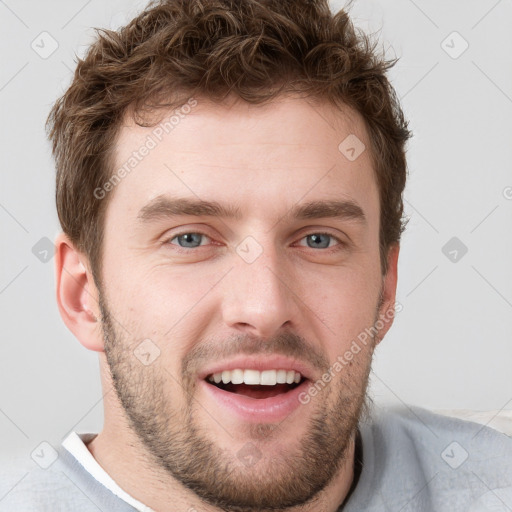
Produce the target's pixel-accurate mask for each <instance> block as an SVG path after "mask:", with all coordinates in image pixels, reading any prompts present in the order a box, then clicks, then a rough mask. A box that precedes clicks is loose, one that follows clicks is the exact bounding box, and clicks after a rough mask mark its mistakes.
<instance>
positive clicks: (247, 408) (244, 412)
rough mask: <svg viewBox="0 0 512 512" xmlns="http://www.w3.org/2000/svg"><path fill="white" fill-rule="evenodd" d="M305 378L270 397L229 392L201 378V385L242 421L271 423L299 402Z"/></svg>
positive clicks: (286, 414) (292, 410) (282, 417)
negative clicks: (289, 388)
mask: <svg viewBox="0 0 512 512" xmlns="http://www.w3.org/2000/svg"><path fill="white" fill-rule="evenodd" d="M307 382H308V381H307V380H304V382H302V383H301V384H299V385H298V386H297V387H296V388H293V389H291V390H290V391H288V392H286V393H282V394H280V395H277V396H273V397H270V398H251V397H248V396H245V395H241V394H238V393H231V392H229V391H224V390H223V389H220V388H218V387H217V386H213V385H212V384H208V383H207V382H206V381H204V380H201V385H202V387H203V388H204V390H205V393H207V396H209V397H211V398H212V399H213V401H214V402H216V403H217V404H219V405H220V407H222V408H223V409H226V410H228V411H230V412H231V414H233V415H235V416H237V417H238V418H239V419H241V420H242V421H247V422H251V423H262V422H265V423H272V422H277V421H282V420H283V419H285V418H286V417H287V416H289V415H290V414H292V413H293V412H294V411H295V410H296V409H297V408H298V407H299V406H300V405H302V404H301V402H300V401H299V395H300V394H301V393H302V392H303V391H305V390H306V388H307V385H308V384H307Z"/></svg>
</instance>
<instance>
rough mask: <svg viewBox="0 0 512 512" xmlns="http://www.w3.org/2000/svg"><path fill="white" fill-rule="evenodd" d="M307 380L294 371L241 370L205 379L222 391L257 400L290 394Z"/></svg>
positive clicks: (221, 373)
mask: <svg viewBox="0 0 512 512" xmlns="http://www.w3.org/2000/svg"><path fill="white" fill-rule="evenodd" d="M305 380H307V379H306V378H305V377H303V376H302V375H301V374H300V373H299V372H296V371H294V370H284V369H277V370H264V371H258V370H253V369H241V368H237V369H234V370H225V371H222V372H217V373H212V374H210V375H208V376H207V377H206V378H205V381H206V382H207V383H208V384H210V385H212V386H215V387H216V388H218V389H220V390H222V391H225V392H227V393H234V394H236V395H241V396H246V397H249V398H253V399H256V400H264V399H266V398H272V397H275V396H279V395H282V394H285V393H289V392H290V391H292V390H294V389H295V388H297V387H298V386H300V385H301V384H302V383H303V382H304V381H305Z"/></svg>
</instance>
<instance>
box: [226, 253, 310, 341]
mask: <svg viewBox="0 0 512 512" xmlns="http://www.w3.org/2000/svg"><path fill="white" fill-rule="evenodd" d="M292 281H293V277H292V276H291V275H290V271H286V263H285V262H283V261H278V256H277V255H276V254H275V251H272V252H271V251H270V250H267V249H265V250H264V251H263V253H262V254H261V255H260V256H259V257H258V258H257V259H256V260H255V261H253V262H251V263H249V262H247V261H244V259H243V258H241V257H239V256H238V255H235V257H234V267H233V269H232V270H231V271H230V272H229V274H228V275H227V276H226V279H225V280H223V288H224V289H223V294H222V297H223V302H222V316H223V320H224V322H225V324H226V325H227V326H228V327H229V328H231V329H235V330H237V331H238V332H243V333H247V334H252V335H254V336H258V337H261V338H269V337H271V336H273V335H275V334H276V333H277V332H279V331H280V330H282V329H285V328H286V329H290V328H292V327H294V326H295V327H296V323H297V321H298V319H299V318H300V317H299V313H300V311H299V305H298V302H297V300H298V299H297V296H296V295H295V292H294V291H293V288H294V286H293V282H292Z"/></svg>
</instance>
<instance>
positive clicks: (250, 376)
mask: <svg viewBox="0 0 512 512" xmlns="http://www.w3.org/2000/svg"><path fill="white" fill-rule="evenodd" d="M259 383H260V372H259V371H258V370H244V384H259Z"/></svg>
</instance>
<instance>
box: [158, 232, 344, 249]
mask: <svg viewBox="0 0 512 512" xmlns="http://www.w3.org/2000/svg"><path fill="white" fill-rule="evenodd" d="M183 235H201V236H204V237H206V238H209V239H210V240H212V238H211V237H210V236H209V235H207V234H206V233H203V232H202V231H183V232H182V233H177V234H174V235H173V236H172V237H171V238H168V239H166V240H165V241H164V244H168V245H172V246H174V249H175V250H176V251H178V252H183V253H188V252H190V251H191V250H194V249H199V248H201V247H205V246H203V245H199V246H198V247H181V246H179V245H178V244H173V243H171V242H172V240H174V239H176V238H178V237H180V236H183ZM311 235H325V236H328V237H330V238H332V239H334V240H335V241H336V242H338V243H337V244H336V245H334V246H333V247H325V248H323V249H320V251H322V252H324V253H327V252H331V251H336V250H337V249H338V250H339V249H342V248H344V247H346V246H347V245H348V244H347V243H346V242H344V241H343V240H341V239H340V238H338V237H337V236H335V235H333V234H331V233H328V232H324V231H313V232H311V233H307V234H305V235H303V236H302V237H301V238H300V240H303V239H304V238H307V237H308V236H311ZM301 247H305V246H301ZM306 249H314V248H313V247H306Z"/></svg>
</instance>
